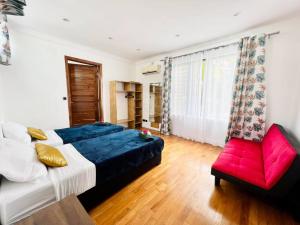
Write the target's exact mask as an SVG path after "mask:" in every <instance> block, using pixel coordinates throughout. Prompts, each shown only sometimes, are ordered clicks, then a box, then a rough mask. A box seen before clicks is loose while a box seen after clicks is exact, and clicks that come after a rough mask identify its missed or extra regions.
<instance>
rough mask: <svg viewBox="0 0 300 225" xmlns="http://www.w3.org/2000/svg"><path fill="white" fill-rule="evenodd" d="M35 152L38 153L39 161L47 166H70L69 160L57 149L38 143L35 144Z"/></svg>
mask: <svg viewBox="0 0 300 225" xmlns="http://www.w3.org/2000/svg"><path fill="white" fill-rule="evenodd" d="M35 150H36V152H37V155H38V159H39V160H40V161H41V162H42V163H44V164H45V165H47V166H51V167H63V166H66V165H68V163H67V160H66V159H65V157H64V156H63V155H62V154H61V152H60V151H59V150H58V149H57V148H54V147H52V146H50V145H45V144H41V143H37V144H35Z"/></svg>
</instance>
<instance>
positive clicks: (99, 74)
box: [65, 55, 103, 126]
mask: <svg viewBox="0 0 300 225" xmlns="http://www.w3.org/2000/svg"><path fill="white" fill-rule="evenodd" d="M69 62H77V63H81V64H86V65H92V66H96V67H97V81H98V109H99V110H98V118H99V121H100V122H103V102H102V100H103V82H102V64H101V63H97V62H93V61H89V60H85V59H79V58H75V57H72V56H67V55H65V68H66V82H67V95H68V110H69V125H70V126H71V125H72V124H73V121H72V108H71V101H72V99H71V87H70V71H69Z"/></svg>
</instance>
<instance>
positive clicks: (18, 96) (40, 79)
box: [0, 27, 135, 129]
mask: <svg viewBox="0 0 300 225" xmlns="http://www.w3.org/2000/svg"><path fill="white" fill-rule="evenodd" d="M9 28H10V37H11V48H12V65H11V66H0V76H1V79H2V82H3V84H4V87H3V92H4V109H3V108H0V111H3V112H2V114H4V119H5V120H7V121H8V120H10V121H16V122H20V123H22V124H25V125H27V126H29V125H30V126H36V127H41V128H44V129H52V128H60V127H67V126H69V118H68V115H69V114H68V103H67V101H63V100H62V97H63V96H67V86H66V74H65V64H64V56H65V55H69V56H73V57H77V58H82V59H87V60H91V61H95V62H99V63H101V64H102V67H103V89H104V90H103V98H104V99H103V106H104V120H105V121H109V119H110V116H109V107H110V105H109V81H110V80H126V81H127V80H128V81H130V80H134V78H135V77H134V66H133V63H132V62H130V61H128V60H126V59H123V58H120V57H117V56H113V55H111V54H108V53H105V52H100V51H95V50H93V49H89V48H86V47H84V46H80V45H76V44H73V43H70V42H66V41H63V40H58V39H56V38H54V37H49V36H44V35H42V34H37V33H34V32H32V31H30V32H28V31H24V30H20V29H19V28H16V27H9ZM0 115H1V114H0Z"/></svg>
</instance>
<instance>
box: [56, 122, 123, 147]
mask: <svg viewBox="0 0 300 225" xmlns="http://www.w3.org/2000/svg"><path fill="white" fill-rule="evenodd" d="M123 130H124V127H122V126H120V125H115V124H111V123H94V124H87V125H83V126H78V127H71V128H64V129H57V130H54V131H55V132H56V133H57V134H58V135H59V136H60V137H61V139H63V142H64V144H68V143H72V142H76V141H81V140H85V139H90V138H95V137H99V136H103V135H107V134H111V133H115V132H120V131H123Z"/></svg>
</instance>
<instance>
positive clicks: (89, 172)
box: [0, 144, 96, 225]
mask: <svg viewBox="0 0 300 225" xmlns="http://www.w3.org/2000/svg"><path fill="white" fill-rule="evenodd" d="M57 148H58V149H59V150H60V151H61V153H62V154H63V155H64V157H65V158H66V160H67V162H68V165H67V166H66V167H57V168H48V175H47V176H45V177H42V178H39V179H37V180H35V181H32V182H25V183H17V182H12V181H8V180H6V179H5V178H2V182H1V184H0V223H1V224H2V225H8V224H12V223H15V222H17V221H19V220H21V219H23V218H25V217H27V216H30V215H31V214H32V213H34V212H36V211H38V210H40V209H41V208H44V207H46V206H48V205H50V204H52V203H54V202H56V201H59V200H61V199H63V198H64V197H66V196H68V195H70V194H73V193H74V194H76V195H79V194H81V193H83V192H85V191H87V190H89V189H90V188H92V187H94V186H95V185H96V167H95V165H94V164H93V163H91V162H90V161H88V160H87V159H85V158H84V157H83V156H82V155H81V154H80V153H79V152H78V151H77V150H76V149H75V148H74V147H73V145H71V144H67V145H62V146H59V147H57Z"/></svg>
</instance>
